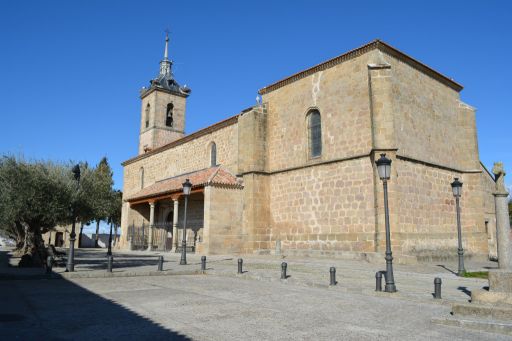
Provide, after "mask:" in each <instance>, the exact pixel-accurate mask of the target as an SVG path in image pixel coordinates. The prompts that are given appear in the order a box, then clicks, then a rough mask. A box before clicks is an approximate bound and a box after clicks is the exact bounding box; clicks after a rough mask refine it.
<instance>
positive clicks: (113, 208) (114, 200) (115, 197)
mask: <svg viewBox="0 0 512 341" xmlns="http://www.w3.org/2000/svg"><path fill="white" fill-rule="evenodd" d="M110 198H111V199H110V204H109V214H108V223H109V224H110V234H109V238H108V246H109V254H110V253H111V251H110V249H111V246H112V228H114V230H115V236H116V238H117V229H118V227H119V226H121V209H122V205H123V192H121V191H119V190H113V191H112V192H111V197H110Z"/></svg>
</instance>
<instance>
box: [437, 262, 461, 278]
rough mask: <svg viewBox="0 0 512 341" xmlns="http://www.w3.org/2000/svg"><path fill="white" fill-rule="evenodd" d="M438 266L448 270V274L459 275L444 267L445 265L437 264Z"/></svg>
mask: <svg viewBox="0 0 512 341" xmlns="http://www.w3.org/2000/svg"><path fill="white" fill-rule="evenodd" d="M437 266H439V267H441V268H443V269H445V270H447V271H448V272H451V273H452V274H454V275H457V273H456V272H455V271H453V270H452V269H450V268H447V267H446V266H444V265H442V264H437Z"/></svg>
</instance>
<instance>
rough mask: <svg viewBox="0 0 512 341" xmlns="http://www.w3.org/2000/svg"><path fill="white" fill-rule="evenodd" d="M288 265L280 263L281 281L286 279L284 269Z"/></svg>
mask: <svg viewBox="0 0 512 341" xmlns="http://www.w3.org/2000/svg"><path fill="white" fill-rule="evenodd" d="M287 266H288V264H286V262H282V263H281V279H286V267H287Z"/></svg>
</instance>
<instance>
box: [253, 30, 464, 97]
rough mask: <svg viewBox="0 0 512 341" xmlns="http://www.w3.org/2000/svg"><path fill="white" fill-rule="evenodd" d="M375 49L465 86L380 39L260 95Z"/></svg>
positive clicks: (450, 84) (458, 87)
mask: <svg viewBox="0 0 512 341" xmlns="http://www.w3.org/2000/svg"><path fill="white" fill-rule="evenodd" d="M375 49H378V50H380V51H382V52H384V53H386V54H388V55H390V56H393V57H395V58H396V59H398V60H400V61H402V62H404V63H406V64H408V65H410V66H412V67H413V68H415V69H416V70H418V71H420V72H422V73H424V74H426V75H428V76H430V77H432V78H433V79H435V80H437V81H439V82H441V83H443V84H444V85H446V86H448V87H450V88H452V89H453V90H455V91H457V92H460V91H461V90H462V89H463V87H462V85H460V84H459V83H457V82H455V81H454V80H452V79H451V78H448V77H446V76H444V75H442V74H441V73H439V72H437V71H435V70H434V69H432V68H430V67H428V66H427V65H425V64H423V63H421V62H419V61H417V60H416V59H414V58H412V57H410V56H408V55H407V54H405V53H403V52H401V51H399V50H397V49H395V48H394V47H392V46H391V45H388V44H386V43H384V42H383V41H380V40H378V39H377V40H374V41H372V42H370V43H368V44H366V45H363V46H361V47H358V48H356V49H354V50H351V51H349V52H347V53H344V54H342V55H340V56H337V57H334V58H332V59H329V60H327V61H325V62H323V63H320V64H318V65H315V66H313V67H311V68H309V69H306V70H304V71H301V72H298V73H296V74H294V75H291V76H289V77H286V78H284V79H282V80H280V81H277V82H275V83H273V84H271V85H268V86H266V87H264V88H262V89H260V90H259V91H258V93H259V94H260V95H264V94H266V93H269V92H271V91H274V90H276V89H279V88H281V87H283V86H285V85H288V84H290V83H293V82H295V81H297V80H299V79H302V78H305V77H307V76H310V75H312V74H314V73H316V72H318V71H323V70H326V69H329V68H332V67H333V66H336V65H338V64H340V63H343V62H344V61H347V60H350V59H353V58H356V57H358V56H361V55H363V54H365V53H367V52H369V51H372V50H375Z"/></svg>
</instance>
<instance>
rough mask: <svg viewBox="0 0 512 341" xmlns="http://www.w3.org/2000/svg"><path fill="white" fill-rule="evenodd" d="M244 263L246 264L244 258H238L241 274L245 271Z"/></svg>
mask: <svg viewBox="0 0 512 341" xmlns="http://www.w3.org/2000/svg"><path fill="white" fill-rule="evenodd" d="M243 264H244V260H243V259H242V258H238V273H239V274H241V273H243V271H242V266H243Z"/></svg>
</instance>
